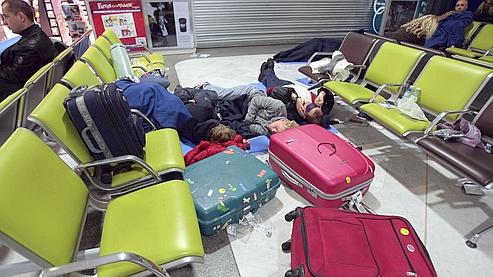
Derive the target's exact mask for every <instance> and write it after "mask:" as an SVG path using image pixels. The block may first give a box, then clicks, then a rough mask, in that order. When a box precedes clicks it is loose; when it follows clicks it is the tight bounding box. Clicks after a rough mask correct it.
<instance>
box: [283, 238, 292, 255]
mask: <svg viewBox="0 0 493 277" xmlns="http://www.w3.org/2000/svg"><path fill="white" fill-rule="evenodd" d="M281 249H282V252H289V251H290V250H291V241H290V240H288V241H285V242H283V243H282V244H281Z"/></svg>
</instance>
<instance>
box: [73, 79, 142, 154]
mask: <svg viewBox="0 0 493 277" xmlns="http://www.w3.org/2000/svg"><path fill="white" fill-rule="evenodd" d="M64 105H65V109H66V110H67V112H68V114H69V116H70V118H71V120H72V122H73V123H74V125H75V126H76V128H77V131H78V132H79V134H80V136H81V138H82V140H83V141H84V143H85V144H86V146H87V148H88V149H89V151H90V152H91V153H92V155H93V156H94V158H95V159H97V160H101V159H108V158H113V157H118V156H122V155H135V156H137V157H139V158H143V157H144V145H145V133H144V128H143V124H142V123H143V122H142V118H139V117H136V116H135V115H134V114H132V113H131V112H130V108H129V106H128V104H127V102H126V101H125V99H124V97H123V94H122V93H121V91H120V90H119V89H118V87H117V86H116V85H115V84H114V83H110V84H102V85H97V86H93V87H87V86H81V87H77V88H75V89H73V90H72V91H71V92H70V94H69V96H68V97H67V99H65V102H64Z"/></svg>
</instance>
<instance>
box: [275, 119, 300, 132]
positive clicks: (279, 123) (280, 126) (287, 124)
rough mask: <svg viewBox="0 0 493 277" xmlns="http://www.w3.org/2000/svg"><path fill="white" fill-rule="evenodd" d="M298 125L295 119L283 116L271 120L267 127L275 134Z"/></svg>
mask: <svg viewBox="0 0 493 277" xmlns="http://www.w3.org/2000/svg"><path fill="white" fill-rule="evenodd" d="M298 126H299V125H298V123H296V122H295V121H293V120H288V119H287V118H282V119H278V120H276V121H273V122H271V123H270V124H269V125H267V129H269V131H270V132H271V133H272V134H275V133H279V132H282V131H285V130H287V129H291V128H294V127H298Z"/></svg>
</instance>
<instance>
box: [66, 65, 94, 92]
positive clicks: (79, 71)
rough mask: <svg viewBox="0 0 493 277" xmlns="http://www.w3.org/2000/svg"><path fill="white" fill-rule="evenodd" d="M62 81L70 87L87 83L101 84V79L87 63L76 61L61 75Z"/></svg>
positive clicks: (90, 84) (89, 84)
mask: <svg viewBox="0 0 493 277" xmlns="http://www.w3.org/2000/svg"><path fill="white" fill-rule="evenodd" d="M62 82H63V83H65V84H67V86H68V87H70V88H76V87H78V86H82V85H87V86H94V85H99V84H102V83H103V81H102V80H101V79H100V78H99V77H98V76H96V73H95V72H94V70H93V69H92V68H91V67H90V66H89V65H87V64H85V63H83V62H81V61H76V62H75V63H74V64H73V65H72V67H71V68H70V69H69V70H68V71H67V73H65V75H63V77H62Z"/></svg>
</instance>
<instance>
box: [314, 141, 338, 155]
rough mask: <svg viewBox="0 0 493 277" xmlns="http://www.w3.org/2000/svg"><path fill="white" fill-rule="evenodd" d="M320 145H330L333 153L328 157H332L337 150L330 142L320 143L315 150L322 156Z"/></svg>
mask: <svg viewBox="0 0 493 277" xmlns="http://www.w3.org/2000/svg"><path fill="white" fill-rule="evenodd" d="M322 145H330V146H332V148H333V149H334V151H333V152H332V153H330V154H329V156H332V155H334V154H335V153H336V152H337V148H336V145H335V144H334V143H332V142H321V143H319V144H318V145H317V150H318V153H320V154H322V151H320V146H322Z"/></svg>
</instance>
